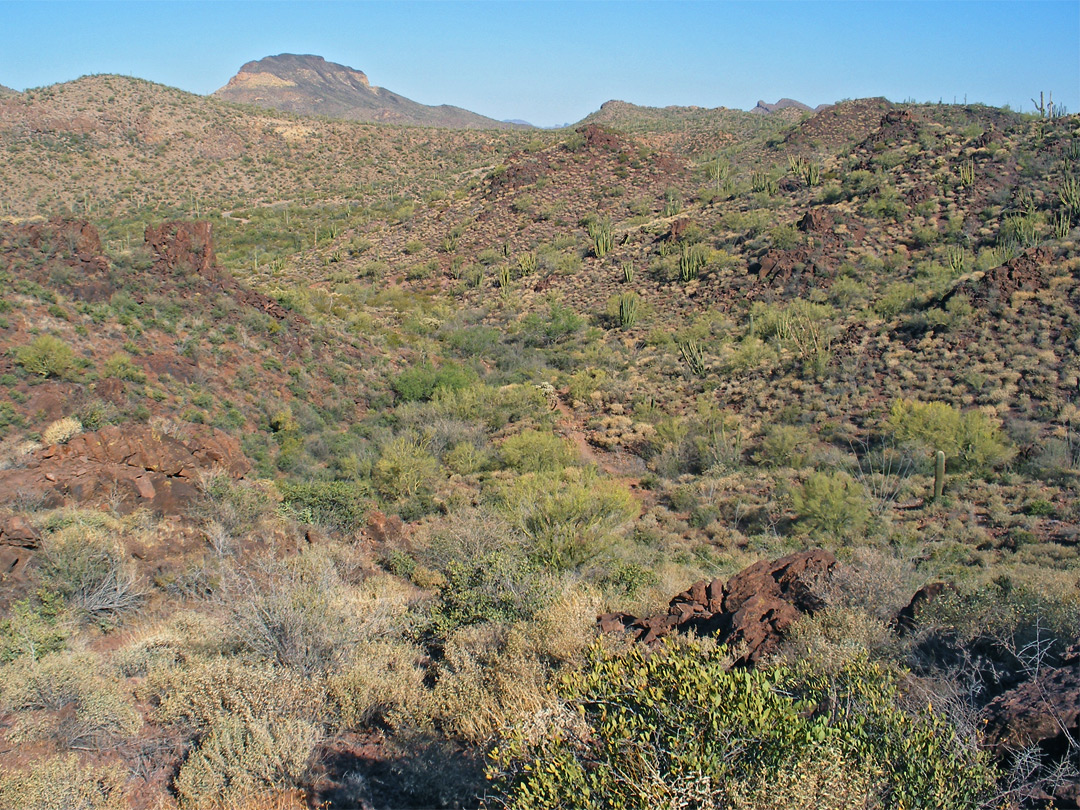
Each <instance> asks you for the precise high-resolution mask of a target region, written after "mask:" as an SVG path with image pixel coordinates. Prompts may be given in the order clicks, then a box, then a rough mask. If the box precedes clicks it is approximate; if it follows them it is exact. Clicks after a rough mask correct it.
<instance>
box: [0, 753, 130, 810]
mask: <svg viewBox="0 0 1080 810" xmlns="http://www.w3.org/2000/svg"><path fill="white" fill-rule="evenodd" d="M126 780H127V774H126V773H125V772H124V769H123V768H122V767H121V766H120V765H107V766H105V767H94V766H88V765H82V764H80V763H79V759H78V757H77V756H75V754H64V755H62V756H56V757H51V758H49V759H44V760H38V761H36V762H34V764H33V766H32V767H30V768H26V769H24V770H18V771H7V772H0V807H5V808H8V807H10V808H19V810H125V808H127V806H128V804H127V801H126V800H125V798H124V782H125V781H126Z"/></svg>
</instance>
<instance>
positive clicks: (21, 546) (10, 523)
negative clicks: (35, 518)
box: [0, 515, 41, 584]
mask: <svg viewBox="0 0 1080 810" xmlns="http://www.w3.org/2000/svg"><path fill="white" fill-rule="evenodd" d="M40 545H41V534H40V533H39V532H38V530H37V529H35V528H34V527H33V526H31V525H30V524H29V523H28V522H27V521H26V518H24V517H21V516H19V515H9V516H7V517H5V518H0V584H3V583H7V582H9V581H12V580H15V579H18V578H19V577H21V576H22V573H23V569H24V568H25V567H26V563H27V560H29V559H30V555H31V553H32V552H33V550H34V549H36V548H37V547H38V546H40Z"/></svg>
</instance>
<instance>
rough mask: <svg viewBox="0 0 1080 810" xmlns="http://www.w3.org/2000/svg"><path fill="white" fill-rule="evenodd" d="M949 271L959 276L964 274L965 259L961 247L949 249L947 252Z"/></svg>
mask: <svg viewBox="0 0 1080 810" xmlns="http://www.w3.org/2000/svg"><path fill="white" fill-rule="evenodd" d="M947 256H948V260H949V269H950V270H952V271H953V272H954V273H956V274H957V275H959V274H960V273H963V272H964V268H965V266H966V264H967V258H966V256H965V254H964V249H963V248H962V247H955V246H954V247H950V248H949V250H948V254H947Z"/></svg>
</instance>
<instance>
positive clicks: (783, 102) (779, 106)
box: [750, 98, 813, 115]
mask: <svg viewBox="0 0 1080 810" xmlns="http://www.w3.org/2000/svg"><path fill="white" fill-rule="evenodd" d="M790 107H794V108H795V109H796V110H802V111H803V112H811V111H812V110H813V108H812V107H811V106H810V105H808V104H803V103H802V102H801V101H796V100H795V99H793V98H782V99H780V100H779V101H778V102H776V103H775V104H769V103H768V102H765V101H758V103H757V106H756V107H754V109H752V110H750V112H752V113H759V114H761V115H768V114H769V113H774V112H779V111H780V110H786V109H788V108H790Z"/></svg>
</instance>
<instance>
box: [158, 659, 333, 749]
mask: <svg viewBox="0 0 1080 810" xmlns="http://www.w3.org/2000/svg"><path fill="white" fill-rule="evenodd" d="M139 694H140V696H141V697H143V698H145V699H147V700H148V701H150V702H151V703H152V704H153V705H154V706H155V709H154V718H155V720H157V722H159V723H161V724H163V725H166V726H172V727H174V728H176V729H178V730H179V731H181V732H182V733H184V734H185V735H186V736H189V737H192V738H194V737H200V736H204V735H205V734H206V733H207V732H208V731H209V729H210V728H211V727H212V726H213V725H215V724H216V723H217V722H218V721H219V720H221V719H222V718H224V717H236V718H239V719H241V720H259V719H261V720H272V719H274V718H276V717H299V718H301V719H304V720H311V721H315V720H317V719H318V718H320V717H322V716H323V713H324V707H325V701H326V693H325V684H324V682H323V681H322V680H321V679H319V678H307V677H304V676H303V675H301V674H300V673H298V672H296V671H294V670H291V669H287V668H284V667H277V666H272V665H269V664H266V663H259V664H255V663H245V662H244V661H240V660H235V659H228V658H220V657H219V658H206V659H201V660H195V661H189V662H186V663H183V662H182V663H173V664H163V665H159V666H154V667H151V668H150V670H149V672H148V673H147V676H146V680H145V682H144V683H143V684H142V685H141V686H140V688H139Z"/></svg>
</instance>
